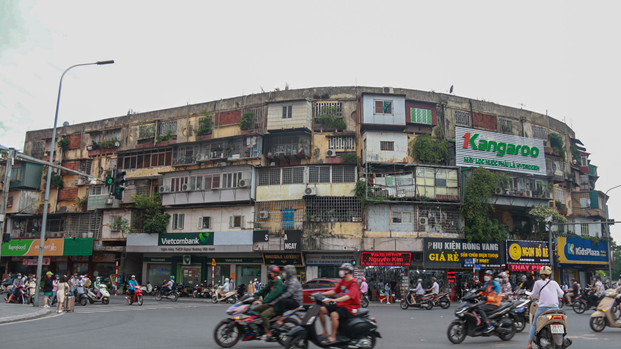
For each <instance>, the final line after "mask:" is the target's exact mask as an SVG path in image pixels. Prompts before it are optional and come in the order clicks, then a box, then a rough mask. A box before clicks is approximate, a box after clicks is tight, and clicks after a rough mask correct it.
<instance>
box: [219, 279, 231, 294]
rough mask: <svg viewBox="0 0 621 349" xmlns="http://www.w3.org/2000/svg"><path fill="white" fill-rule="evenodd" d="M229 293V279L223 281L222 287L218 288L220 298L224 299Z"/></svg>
mask: <svg viewBox="0 0 621 349" xmlns="http://www.w3.org/2000/svg"><path fill="white" fill-rule="evenodd" d="M230 291H231V282H230V281H229V278H225V279H224V285H222V286H220V292H219V294H220V297H224V296H225V295H226V294H227V293H228V292H230Z"/></svg>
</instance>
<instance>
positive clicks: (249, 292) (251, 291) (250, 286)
mask: <svg viewBox="0 0 621 349" xmlns="http://www.w3.org/2000/svg"><path fill="white" fill-rule="evenodd" d="M246 292H248V294H254V293H255V292H257V291H256V290H255V288H254V284H253V283H252V282H249V283H248V287H247V288H246Z"/></svg>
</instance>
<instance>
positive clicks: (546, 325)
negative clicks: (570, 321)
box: [533, 309, 572, 349]
mask: <svg viewBox="0 0 621 349" xmlns="http://www.w3.org/2000/svg"><path fill="white" fill-rule="evenodd" d="M533 321H534V322H535V326H537V332H535V339H534V340H533V342H535V344H537V348H540V349H565V348H568V347H569V346H570V345H571V344H572V341H571V339H569V338H567V337H566V336H567V315H566V314H565V312H564V311H563V310H560V309H554V310H548V311H544V312H543V313H541V314H540V315H539V317H538V318H537V319H533Z"/></svg>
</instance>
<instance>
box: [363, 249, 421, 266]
mask: <svg viewBox="0 0 621 349" xmlns="http://www.w3.org/2000/svg"><path fill="white" fill-rule="evenodd" d="M411 260H412V253H411V252H362V253H361V254H360V265H362V266H365V267H366V266H378V267H393V266H404V267H409V266H410V261H411Z"/></svg>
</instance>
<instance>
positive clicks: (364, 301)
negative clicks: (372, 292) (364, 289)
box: [360, 293, 369, 308]
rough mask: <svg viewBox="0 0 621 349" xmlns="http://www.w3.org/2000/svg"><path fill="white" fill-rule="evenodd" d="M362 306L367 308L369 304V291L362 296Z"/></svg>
mask: <svg viewBox="0 0 621 349" xmlns="http://www.w3.org/2000/svg"><path fill="white" fill-rule="evenodd" d="M360 306H361V307H363V308H366V307H368V306H369V295H368V293H363V294H362V298H360Z"/></svg>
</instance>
